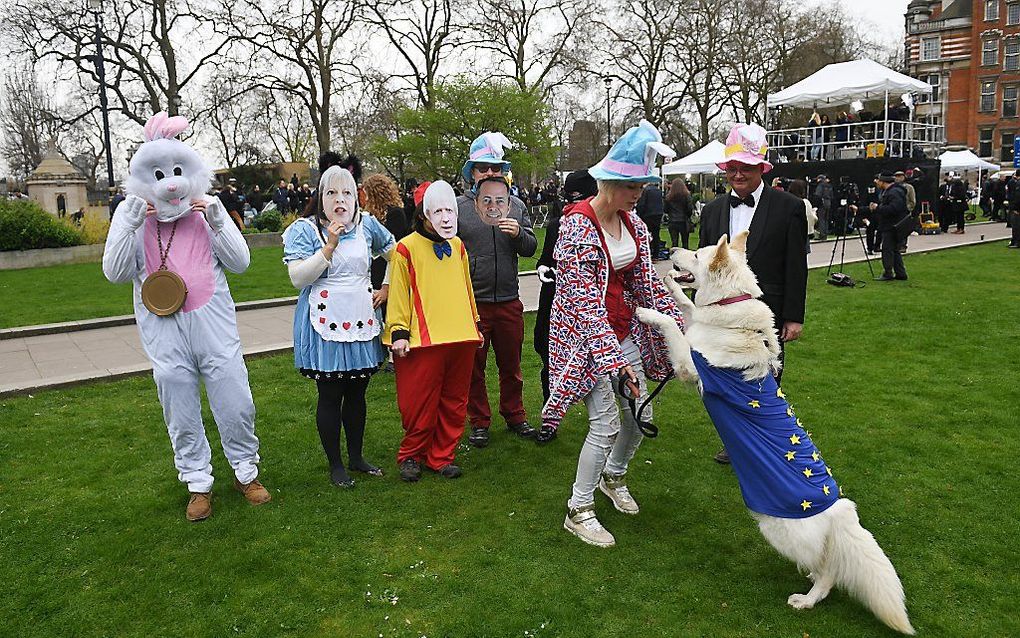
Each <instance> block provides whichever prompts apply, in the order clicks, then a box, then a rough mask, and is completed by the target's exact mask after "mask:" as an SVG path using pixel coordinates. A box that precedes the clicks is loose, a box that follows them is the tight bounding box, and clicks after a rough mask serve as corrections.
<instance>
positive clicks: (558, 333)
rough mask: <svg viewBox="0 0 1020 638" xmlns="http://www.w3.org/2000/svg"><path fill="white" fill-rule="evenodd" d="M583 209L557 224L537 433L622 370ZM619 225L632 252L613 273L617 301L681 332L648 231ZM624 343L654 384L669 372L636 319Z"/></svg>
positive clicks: (589, 215)
mask: <svg viewBox="0 0 1020 638" xmlns="http://www.w3.org/2000/svg"><path fill="white" fill-rule="evenodd" d="M594 215H595V214H594V212H593V211H592V209H591V206H590V204H589V203H588V202H581V203H580V204H579V205H578V206H575V207H574V208H573V209H572V210H571V212H570V213H568V214H566V215H564V216H563V219H562V220H561V221H560V235H559V239H558V240H557V242H556V248H555V250H554V253H553V256H554V258H555V259H556V264H557V266H556V296H555V297H554V298H553V304H552V310H551V312H550V315H549V369H550V370H551V371H556V372H555V373H550V375H549V376H550V378H549V400H548V401H547V402H546V404H545V406H544V407H543V408H542V423H543V425H551V426H553V427H558V426H559V424H560V421H561V420H562V419H563V416H564V415H565V414H566V413H567V410H568V409H569V408H570V406H571V405H573V404H574V403H576V402H578V401H580V400H582V399H583V398H584V397H586V396H587V395H588V394H589V393H590V392H591V391H592V389H593V388H594V387H595V383H596V381H597V380H598V377H600V376H603V375H609V374H615V373H616V371H617V370H620V369H621V368H623V367H625V366H626V365H627V360H626V358H624V356H623V351H622V350H621V349H620V341H619V339H618V338H617V336H616V334H615V333H614V331H613V328H612V326H610V325H609V317H608V313H607V311H606V288H607V286H608V284H609V277H610V264H609V255H608V251H607V250H606V246H605V241H604V239H603V237H602V234H601V232H600V230H599V228H598V225H597V223H596V221H595V218H594ZM624 215H625V218H624V223H625V224H626V225H627V227H628V229H629V230H630V232H631V233H632V236H633V237H634V239H635V241H636V242H637V246H638V260H637V264H636V265H635V266H634V267H633V268H631V269H629V270H627V271H625V272H623V273H621V277H622V279H623V294H624V301H625V302H626V303H627V304H628V305H629V306H630V307H631V308H632V309H634V308H638V307H644V308H654V309H656V310H658V311H660V312H663V313H665V314H667V315H669V316H670V317H673V318H674V319H675V320H676V321H677V322H678V323H679V324H680V326H681V327H682V326H683V316H682V315H681V313H680V310H679V308H677V306H676V303H675V302H674V301H673V298H672V297H670V296H669V292H668V291H667V290H666V287H665V286H664V285H663V284H662V281H660V280H659V276H658V274H657V273H656V272H655V270H654V269H653V268H652V261H651V254H650V249H649V246H648V237H649V236H648V229H647V227H646V226H645V224H644V222H642V221H641V218H639V217H638V216H637V215H636V214H635V213H634V212H633V211H630V212H627V213H624ZM630 335H631V337H632V338H633V339H634V341H635V342H636V343H637V344H638V348H639V349H640V350H641V360H642V363H643V364H644V369H645V374H646V376H647V377H648V378H650V379H653V380H657V381H658V380H662V379H663V378H665V377H666V375H668V374H669V372H670V371H671V367H670V363H669V358H668V356H667V354H666V343H665V341H664V340H663V338H662V337H661V336H660V335H659V334H658V333H657V332H655V331H654V330H652V329H650V328H648V327H647V326H645V325H644V324H642V323H641V322H640V321H638V320H637V318H636V317H635V318H633V319H632V320H631V325H630Z"/></svg>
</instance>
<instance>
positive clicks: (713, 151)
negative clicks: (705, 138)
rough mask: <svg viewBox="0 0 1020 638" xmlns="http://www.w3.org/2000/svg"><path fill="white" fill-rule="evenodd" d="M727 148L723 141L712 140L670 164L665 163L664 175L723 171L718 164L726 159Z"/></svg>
mask: <svg viewBox="0 0 1020 638" xmlns="http://www.w3.org/2000/svg"><path fill="white" fill-rule="evenodd" d="M725 149H726V146H725V145H724V144H723V143H722V142H720V141H718V140H712V141H711V142H709V143H708V144H706V145H705V146H703V147H702V148H699V149H698V150H696V151H694V152H693V153H691V154H690V155H688V156H686V157H681V158H680V159H678V160H676V161H675V162H670V163H669V164H663V165H662V176H663V177H665V176H667V175H685V174H688V173H689V174H691V175H696V174H698V173H711V174H716V173H721V172H722V171H720V170H719V168H718V167H717V166H716V164H717V163H719V162H722V161H724V157H723V151H725Z"/></svg>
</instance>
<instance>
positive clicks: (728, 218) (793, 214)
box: [698, 124, 807, 463]
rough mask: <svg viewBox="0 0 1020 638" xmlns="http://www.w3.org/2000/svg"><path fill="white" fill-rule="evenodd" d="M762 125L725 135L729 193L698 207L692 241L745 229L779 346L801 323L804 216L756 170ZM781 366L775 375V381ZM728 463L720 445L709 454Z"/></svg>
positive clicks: (761, 156) (760, 164) (799, 205)
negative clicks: (698, 227)
mask: <svg viewBox="0 0 1020 638" xmlns="http://www.w3.org/2000/svg"><path fill="white" fill-rule="evenodd" d="M767 151H768V146H767V144H766V141H765V129H763V128H762V127H760V126H758V125H757V124H738V125H736V126H735V127H733V129H732V130H731V131H730V134H729V137H728V138H727V139H726V154H725V158H726V161H725V162H723V163H721V164H719V165H718V166H719V168H720V169H722V170H724V171H726V179H727V181H729V184H730V188H731V191H730V194H728V195H725V194H724V195H720V196H718V197H716V198H715V199H714V200H712V201H711V202H709V203H708V204H707V205H706V206H705V208H704V210H703V211H702V213H701V237H700V241H699V242H698V247H699V248H702V247H705V246H713V245H715V244H716V243H717V242H718V241H719V238H720V237H722V236H723V235H728V236H729V237H730V238H732V237H733V236H734V235H736V234H737V233H739V232H741V231H744V230H749V231H750V235H749V236H748V238H747V263H748V265H749V266H750V267H751V270H752V271H753V272H754V274H755V276H756V277H757V278H758V285H759V286H760V287H761V289H762V292H763V293H764V295H763V296H762V301H764V302H765V304H766V305H767V306H768V307H769V309H770V310H772V314H773V315H774V316H775V320H776V332H777V333H778V334H779V344H780V347H781V348H782V346H783V344H784V343H785V342H787V341H796V340H797V339H798V338H799V337H800V333H801V330H802V329H803V326H804V300H805V297H806V293H807V242H806V238H807V217H806V215H805V211H804V201H803V200H801V199H798V198H797V197H794V196H793V195H790V194H789V193H786V192H784V191H779V190H775V189H772V188H769V187H768V186H766V185H765V182H764V181H763V180H762V174H763V173H767V172H769V171H771V170H772V165H771V164H770V163H769V162H768V161H766V159H765V155H766V153H767ZM780 357H781V358H783V355H782V354H781V355H780ZM781 378H782V371H780V372H779V374H778V375H777V377H776V381H777V382H778V381H779V380H780V379H781ZM715 460H716V461H718V462H719V463H729V462H730V458H729V455H728V454H727V453H726V450H725V449H723V450H721V451H720V452H719V453H718V454H716V456H715Z"/></svg>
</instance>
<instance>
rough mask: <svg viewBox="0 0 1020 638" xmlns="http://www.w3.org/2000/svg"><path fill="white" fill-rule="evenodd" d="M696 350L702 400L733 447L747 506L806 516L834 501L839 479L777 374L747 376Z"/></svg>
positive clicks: (775, 513)
mask: <svg viewBox="0 0 1020 638" xmlns="http://www.w3.org/2000/svg"><path fill="white" fill-rule="evenodd" d="M691 356H692V358H693V359H694V365H695V367H696V368H697V370H698V376H699V377H701V386H702V395H701V398H702V401H703V402H704V403H705V408H706V409H707V410H708V414H709V416H711V417H712V422H713V423H714V424H715V428H716V430H717V431H718V433H719V438H721V439H722V442H723V444H724V445H725V446H726V451H727V452H729V455H730V462H731V463H732V467H733V472H734V474H736V475H737V482H738V483H739V484H740V492H741V495H742V496H743V497H744V503H745V504H746V505H747V507H748V509H750V510H752V511H754V512H758V513H760V514H767V515H769V516H777V517H780V518H805V517H808V516H814V515H815V514H819V513H821V512H824V511H825V510H826V509H828V508H829V507H830V506H831V505H832V504H833V503H835V502H836V499H837V498H839V489H838V488H837V485H836V482H835V481H834V480H833V479H832V474H831V472H830V471H829V469H828V467H827V466H826V465H825V461H824V460H823V459H822V455H821V454H820V453H819V452H818V448H816V447H815V444H814V443H813V442H812V441H811V434H810V433H809V432H805V431H804V430H803V429H802V428H801V427H800V425H799V423H798V420H797V417H796V416H795V415H794V414H793V409H792V408H791V407H790V404H789V403H787V401H786V398H785V396H783V393H782V392H780V391H779V387H778V386H777V385H776V381H775V379H774V378H772V376H771V375H766V376H765V377H764V378H762V379H756V380H754V381H745V380H744V377H743V371H741V370H734V369H729V368H715V367H713V366H712V365H710V364H709V363H708V361H707V360H706V359H705V357H704V356H703V355H702V354H701V353H700V352H696V351H692V352H691ZM752 405H753V407H752ZM791 445H792V446H795V448H796V454H791V453H792V452H793V450H791V449H790V448H791ZM791 457H792V458H791Z"/></svg>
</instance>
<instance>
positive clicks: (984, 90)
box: [978, 80, 995, 112]
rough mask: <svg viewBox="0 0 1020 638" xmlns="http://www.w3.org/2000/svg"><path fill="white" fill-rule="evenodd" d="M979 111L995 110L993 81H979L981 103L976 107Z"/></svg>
mask: <svg viewBox="0 0 1020 638" xmlns="http://www.w3.org/2000/svg"><path fill="white" fill-rule="evenodd" d="M978 110H979V111H984V112H987V111H994V110H995V81H994V80H993V81H989V82H982V83H981V104H980V105H979V108H978Z"/></svg>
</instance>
